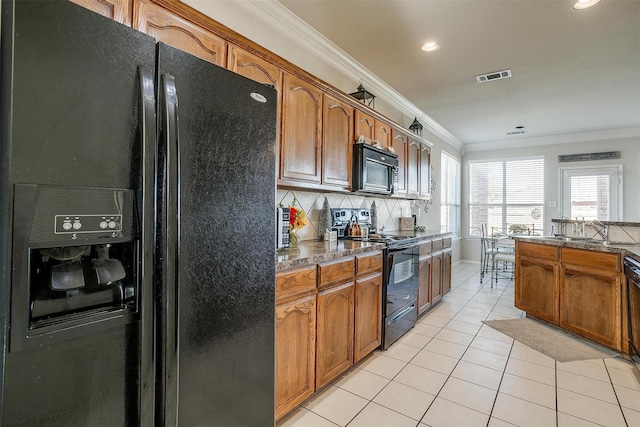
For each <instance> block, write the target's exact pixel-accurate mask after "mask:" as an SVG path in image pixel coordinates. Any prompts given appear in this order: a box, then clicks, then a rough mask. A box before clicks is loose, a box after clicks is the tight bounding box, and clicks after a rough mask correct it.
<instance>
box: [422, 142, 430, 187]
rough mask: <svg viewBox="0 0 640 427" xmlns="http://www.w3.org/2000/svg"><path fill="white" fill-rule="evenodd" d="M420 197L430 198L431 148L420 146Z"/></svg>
mask: <svg viewBox="0 0 640 427" xmlns="http://www.w3.org/2000/svg"><path fill="white" fill-rule="evenodd" d="M420 197H421V198H424V199H428V198H430V197H431V147H429V146H428V145H425V144H421V145H420Z"/></svg>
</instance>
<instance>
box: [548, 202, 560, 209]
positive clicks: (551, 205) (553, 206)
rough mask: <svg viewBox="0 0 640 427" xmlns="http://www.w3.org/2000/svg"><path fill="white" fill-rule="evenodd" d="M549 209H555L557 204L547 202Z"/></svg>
mask: <svg viewBox="0 0 640 427" xmlns="http://www.w3.org/2000/svg"><path fill="white" fill-rule="evenodd" d="M549 207H550V208H557V207H558V203H556V202H555V201H554V202H549Z"/></svg>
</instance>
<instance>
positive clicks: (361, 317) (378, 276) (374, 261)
mask: <svg viewBox="0 0 640 427" xmlns="http://www.w3.org/2000/svg"><path fill="white" fill-rule="evenodd" d="M355 297H356V299H355V303H356V306H355V321H354V323H355V336H354V340H355V344H354V345H355V349H354V352H355V353H354V362H358V361H359V360H361V359H362V358H363V357H365V356H366V355H368V354H369V353H371V352H372V351H373V350H375V349H376V348H378V347H379V346H380V344H381V343H382V252H380V251H377V252H374V253H370V254H364V255H359V256H357V257H356V288H355Z"/></svg>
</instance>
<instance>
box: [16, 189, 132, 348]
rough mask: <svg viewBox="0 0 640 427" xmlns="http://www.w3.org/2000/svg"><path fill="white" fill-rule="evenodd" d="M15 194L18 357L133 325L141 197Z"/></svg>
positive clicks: (100, 192) (86, 192)
mask: <svg viewBox="0 0 640 427" xmlns="http://www.w3.org/2000/svg"><path fill="white" fill-rule="evenodd" d="M14 194H15V204H14V206H15V208H14V221H13V223H14V227H13V245H14V250H13V254H14V255H13V271H14V276H13V280H12V293H11V295H12V296H11V341H10V351H11V352H15V351H21V350H24V349H28V348H33V347H37V346H41V345H47V344H51V343H54V342H58V341H61V340H64V339H67V338H72V337H77V336H80V335H86V334H90V333H93V332H96V331H101V330H105V329H107V328H110V327H114V326H118V325H122V324H124V323H128V322H130V321H132V320H133V316H134V315H135V313H137V311H138V294H139V290H138V289H139V284H138V282H139V280H138V276H139V274H138V271H137V268H138V267H137V265H138V262H137V259H138V251H139V242H138V237H137V232H136V221H135V215H134V213H135V204H134V200H135V198H134V192H133V191H132V190H124V189H105V188H83V187H58V186H40V185H23V184H19V185H16V186H15V192H14Z"/></svg>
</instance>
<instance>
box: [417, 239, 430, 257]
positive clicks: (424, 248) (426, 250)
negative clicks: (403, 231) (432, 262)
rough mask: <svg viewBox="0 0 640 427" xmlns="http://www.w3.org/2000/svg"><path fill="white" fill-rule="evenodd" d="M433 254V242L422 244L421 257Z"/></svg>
mask: <svg viewBox="0 0 640 427" xmlns="http://www.w3.org/2000/svg"><path fill="white" fill-rule="evenodd" d="M430 253H431V242H430V241H429V242H426V243H422V244H421V245H420V256H424V255H429V254H430Z"/></svg>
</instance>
